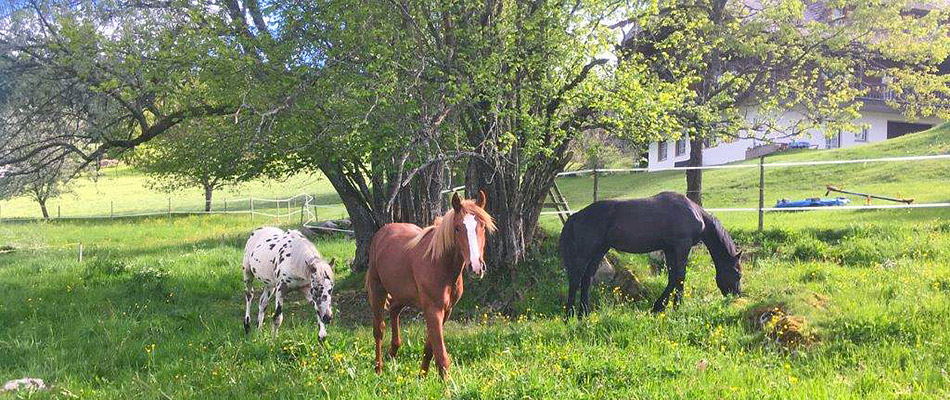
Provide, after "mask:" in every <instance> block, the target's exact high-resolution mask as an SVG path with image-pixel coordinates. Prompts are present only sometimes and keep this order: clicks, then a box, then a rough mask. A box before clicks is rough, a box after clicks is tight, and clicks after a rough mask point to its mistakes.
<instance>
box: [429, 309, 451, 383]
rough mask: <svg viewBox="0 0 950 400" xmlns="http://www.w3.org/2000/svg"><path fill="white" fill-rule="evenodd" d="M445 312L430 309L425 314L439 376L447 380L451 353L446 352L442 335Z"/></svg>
mask: <svg viewBox="0 0 950 400" xmlns="http://www.w3.org/2000/svg"><path fill="white" fill-rule="evenodd" d="M444 313H445V310H443V309H441V308H439V309H430V310H427V311H426V313H425V318H426V336H427V338H428V341H429V342H430V344H431V348H432V356H433V357H435V365H436V366H437V367H439V375H440V376H441V377H442V379H445V377H446V376H448V373H449V363H450V360H449V353H448V352H447V351H446V350H445V338H444V337H443V334H442V324H443V322H444Z"/></svg>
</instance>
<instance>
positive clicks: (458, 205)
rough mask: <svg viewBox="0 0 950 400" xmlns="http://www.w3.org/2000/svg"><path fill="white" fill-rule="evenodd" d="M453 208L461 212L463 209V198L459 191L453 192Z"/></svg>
mask: <svg viewBox="0 0 950 400" xmlns="http://www.w3.org/2000/svg"><path fill="white" fill-rule="evenodd" d="M452 209H453V210H455V212H459V211H460V210H461V209H462V198H461V197H459V193H458V192H455V193H453V194H452Z"/></svg>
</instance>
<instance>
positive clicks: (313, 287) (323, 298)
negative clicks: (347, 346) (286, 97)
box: [308, 258, 336, 340]
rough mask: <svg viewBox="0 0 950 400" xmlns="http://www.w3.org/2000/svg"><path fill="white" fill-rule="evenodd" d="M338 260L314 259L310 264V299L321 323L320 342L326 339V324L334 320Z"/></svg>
mask: <svg viewBox="0 0 950 400" xmlns="http://www.w3.org/2000/svg"><path fill="white" fill-rule="evenodd" d="M335 261H336V260H330V262H329V263H327V262H326V261H323V260H321V259H319V258H314V259H313V260H311V262H310V263H308V267H309V268H310V297H311V298H312V299H313V306H314V308H315V309H316V311H317V318H318V319H319V322H320V333H319V337H320V340H323V339H324V338H326V335H327V334H326V329H325V328H324V325H325V324H329V323H330V321H332V320H333V308H332V307H331V305H332V304H333V264H334V262H335Z"/></svg>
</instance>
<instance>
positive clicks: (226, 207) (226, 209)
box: [224, 199, 228, 214]
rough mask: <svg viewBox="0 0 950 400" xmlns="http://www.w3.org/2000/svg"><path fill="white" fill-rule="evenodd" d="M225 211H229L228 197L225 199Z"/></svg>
mask: <svg viewBox="0 0 950 400" xmlns="http://www.w3.org/2000/svg"><path fill="white" fill-rule="evenodd" d="M224 213H225V214H227V213H228V199H224Z"/></svg>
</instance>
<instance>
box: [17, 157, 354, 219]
mask: <svg viewBox="0 0 950 400" xmlns="http://www.w3.org/2000/svg"><path fill="white" fill-rule="evenodd" d="M73 187H74V189H75V190H74V191H73V193H71V194H67V195H65V196H63V197H61V198H58V199H54V200H51V201H50V202H49V204H48V207H49V210H50V213H51V214H52V215H53V216H54V217H55V216H56V213H57V209H58V210H59V211H60V212H61V213H62V216H63V217H81V216H92V215H98V216H103V215H104V216H108V215H109V214H110V212H111V208H110V207H114V209H115V213H116V214H117V215H121V214H132V213H141V212H162V211H166V210H167V209H168V204H169V200H171V206H172V210H174V211H199V210H203V209H204V192H203V191H202V190H201V189H198V188H194V189H188V190H179V191H175V192H172V193H165V192H161V191H157V190H152V189H150V188H149V186H148V179H147V178H145V176H143V175H142V174H140V173H138V172H137V171H135V170H132V169H130V168H128V167H123V166H120V167H118V168H115V167H110V168H104V169H103V170H102V171H101V172H100V173H99V175H98V176H96V177H92V176H83V177H80V178H78V179H77V180H76V181H75V182H74V186H73ZM300 193H309V194H311V195H315V196H316V200H317V204H336V203H339V201H340V200H339V197H337V195H336V192H335V191H334V190H333V187H332V186H331V185H330V183H329V182H328V181H327V180H326V179H325V178H323V176H322V175H320V174H306V173H301V174H298V175H295V176H292V177H289V178H287V179H285V180H282V181H273V180H264V181H254V182H249V183H245V184H241V185H237V186H235V187H229V188H225V189H223V190H219V191H217V192H215V197H214V199H213V203H214V204H213V208H214V209H215V210H223V209H224V207H225V204H224V202H225V200H226V199H238V198H243V199H246V198H247V197H248V196H254V197H256V198H271V199H273V198H286V197H290V196H294V195H297V194H300ZM227 206H228V209H229V210H236V209H247V208H248V207H249V205H248V204H247V201H246V200H245V201H240V202H233V201H232V202H230V203H229V204H228V205H227ZM268 207H270V208H272V207H274V205H273V204H271V205H267V204H255V208H256V209H261V208H268ZM272 211H273V210H272ZM326 211H328V212H332V213H333V214H334V215H337V216H338V215H339V214H340V212H341V211H342V207H340V209H336V210H326ZM284 212H285V213H286V211H284ZM41 215H42V214H41V213H40V208H39V206H38V205H36V203H35V202H32V201H30V200H29V199H27V198H16V199H13V200H9V201H0V217H3V218H39V217H40V216H41Z"/></svg>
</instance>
